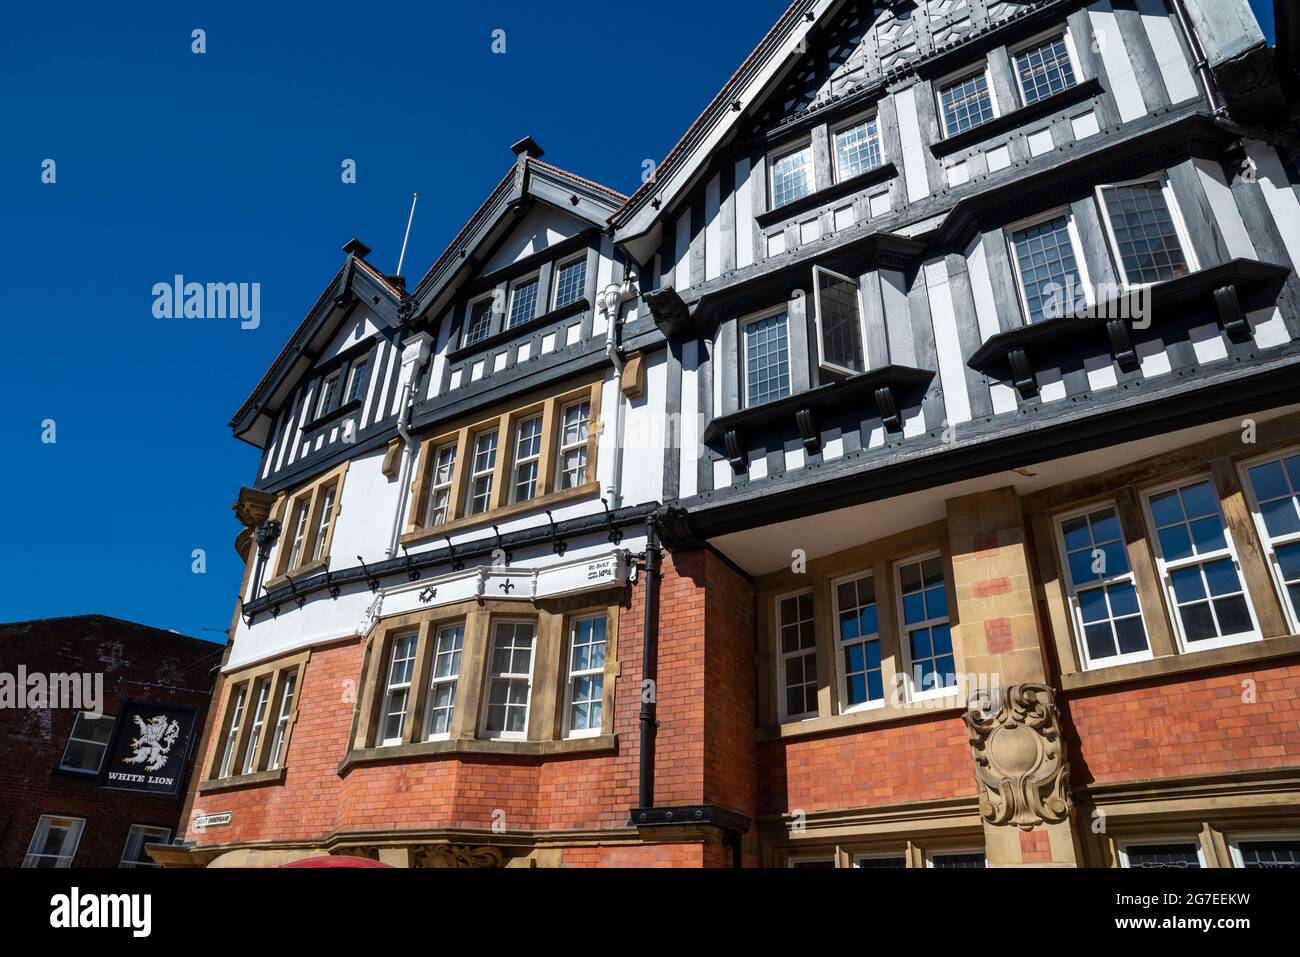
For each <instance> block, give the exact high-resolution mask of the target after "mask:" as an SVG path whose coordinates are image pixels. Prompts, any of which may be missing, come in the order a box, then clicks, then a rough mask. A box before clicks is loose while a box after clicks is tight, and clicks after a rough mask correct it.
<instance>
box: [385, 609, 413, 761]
mask: <svg viewBox="0 0 1300 957" xmlns="http://www.w3.org/2000/svg"><path fill="white" fill-rule="evenodd" d="M415 639H416V635H415V634H414V633H412V634H406V635H397V636H396V637H394V638H393V641H392V645H391V647H390V649H389V653H388V655H389V657H388V680H387V681H386V683H385V685H384V702H383V705H382V707H381V708H380V712H379V714H380V718H379V721H380V725H379V727H380V731H379V743H380V744H381V745H383V746H389V745H394V744H401V743H402V732H403V728H404V727H405V724H406V711H407V707H408V705H409V704H410V698H411V676H412V674H413V673H414V671H415Z"/></svg>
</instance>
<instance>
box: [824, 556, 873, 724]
mask: <svg viewBox="0 0 1300 957" xmlns="http://www.w3.org/2000/svg"><path fill="white" fill-rule="evenodd" d="M835 642H836V645H837V646H838V654H837V655H836V656H835V660H836V663H837V664H838V666H839V674H840V710H841V711H846V712H847V711H857V710H858V709H860V708H867V707H874V706H879V705H882V704H884V701H885V681H884V666H883V665H882V663H881V652H880V625H879V619H878V618H877V616H876V579H875V577H874V576H873V575H870V574H868V575H862V576H860V577H858V578H851V579H849V580H847V581H841V582H837V583H836V584H835Z"/></svg>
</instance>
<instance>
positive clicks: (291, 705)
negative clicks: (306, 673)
mask: <svg viewBox="0 0 1300 957" xmlns="http://www.w3.org/2000/svg"><path fill="white" fill-rule="evenodd" d="M297 696H298V670H297V669H296V668H291V669H289V671H288V674H286V675H285V677H284V682H283V686H282V687H281V689H280V703H279V706H278V707H277V708H276V716H275V729H274V730H273V731H272V732H271V744H270V747H268V748H267V759H266V769H267V770H268V771H277V770H279V768H280V765H281V764H283V763H284V760H283V758H284V755H282V754H281V753H280V752H281V751H282V750H283V749H284V739H285V737H286V736H287V735H288V733H289V722H290V720H291V719H292V717H293V715H294V712H295V710H296V707H297V706H296V704H295V701H296V699H297Z"/></svg>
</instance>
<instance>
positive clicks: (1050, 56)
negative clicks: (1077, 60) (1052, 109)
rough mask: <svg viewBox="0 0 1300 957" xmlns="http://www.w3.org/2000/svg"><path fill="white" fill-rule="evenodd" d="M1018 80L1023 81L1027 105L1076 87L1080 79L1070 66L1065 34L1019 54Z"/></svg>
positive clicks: (1024, 98)
mask: <svg viewBox="0 0 1300 957" xmlns="http://www.w3.org/2000/svg"><path fill="white" fill-rule="evenodd" d="M1016 79H1017V80H1019V81H1020V95H1021V99H1022V100H1023V101H1024V104H1025V106H1029V105H1030V104H1031V103H1037V102H1038V101H1039V100H1041V99H1043V98H1044V97H1048V96H1051V95H1052V94H1053V93H1060V92H1061V91H1062V90H1068V89H1069V88H1070V87H1072V86H1074V85H1075V83H1076V82H1078V80H1077V78H1076V77H1075V75H1074V67H1073V65H1072V64H1071V63H1070V50H1069V47H1068V45H1067V44H1066V42H1065V34H1064V33H1061V34H1057V35H1056V36H1055V37H1052V38H1051V39H1048V40H1043V41H1041V42H1039V43H1036V44H1035V45H1034V46H1032V47H1030V48H1029V49H1027V50H1024V51H1022V52H1020V53H1018V54H1016Z"/></svg>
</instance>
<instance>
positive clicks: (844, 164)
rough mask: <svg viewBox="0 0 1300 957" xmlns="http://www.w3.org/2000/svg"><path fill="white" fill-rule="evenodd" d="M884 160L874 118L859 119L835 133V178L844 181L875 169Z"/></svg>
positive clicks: (878, 130) (878, 131)
mask: <svg viewBox="0 0 1300 957" xmlns="http://www.w3.org/2000/svg"><path fill="white" fill-rule="evenodd" d="M883 161H884V157H883V154H882V153H881V150H880V129H879V127H878V126H877V124H876V118H875V117H874V116H873V117H871V118H869V119H865V120H859V121H857V122H855V123H853V124H851V125H849V126H846V127H844V128H843V129H840V130H837V131H836V133H835V179H836V181H837V182H841V183H842V182H844V180H846V179H852V178H853V177H854V176H860V175H862V174H863V173H867V172H870V171H871V170H873V169H876V168H877V167H878V166H880V164H881V163H882V162H883Z"/></svg>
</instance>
